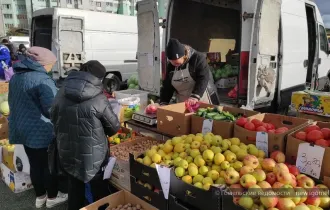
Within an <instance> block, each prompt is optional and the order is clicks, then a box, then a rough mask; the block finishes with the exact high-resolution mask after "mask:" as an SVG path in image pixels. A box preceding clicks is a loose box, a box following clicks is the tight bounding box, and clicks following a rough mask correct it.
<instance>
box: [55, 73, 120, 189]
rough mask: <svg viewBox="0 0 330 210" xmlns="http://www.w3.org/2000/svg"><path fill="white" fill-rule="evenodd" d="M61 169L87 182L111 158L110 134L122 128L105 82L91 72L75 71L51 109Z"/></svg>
mask: <svg viewBox="0 0 330 210" xmlns="http://www.w3.org/2000/svg"><path fill="white" fill-rule="evenodd" d="M51 120H52V122H53V124H54V129H55V135H56V140H57V147H58V153H59V157H60V163H61V166H62V168H63V169H64V170H65V171H66V172H67V173H69V174H70V175H72V176H74V177H76V178H77V179H79V180H81V181H83V182H85V183H87V182H89V181H90V180H91V179H92V178H93V177H94V176H95V174H96V173H97V172H98V171H99V170H100V168H101V166H102V163H104V160H106V159H107V158H108V157H107V155H108V152H109V147H108V140H107V136H106V135H108V136H112V135H114V134H115V133H116V132H117V131H118V130H119V128H120V124H119V122H118V118H117V116H116V115H115V114H114V113H113V111H112V108H111V105H110V103H109V101H108V100H107V98H106V97H105V95H104V94H103V92H102V82H101V80H100V79H98V78H97V77H95V76H93V75H91V74H90V73H88V72H81V71H80V72H72V73H71V74H70V75H69V76H68V77H67V78H66V80H65V82H64V84H63V86H62V87H61V89H60V90H59V92H58V94H57V95H56V98H55V102H54V104H53V106H52V110H51Z"/></svg>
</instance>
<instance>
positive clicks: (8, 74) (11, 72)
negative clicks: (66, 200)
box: [4, 67, 14, 82]
mask: <svg viewBox="0 0 330 210" xmlns="http://www.w3.org/2000/svg"><path fill="white" fill-rule="evenodd" d="M4 72H5V79H6V82H8V81H9V80H10V79H11V78H12V77H13V75H14V70H13V67H9V68H8V70H6V69H5V71H4Z"/></svg>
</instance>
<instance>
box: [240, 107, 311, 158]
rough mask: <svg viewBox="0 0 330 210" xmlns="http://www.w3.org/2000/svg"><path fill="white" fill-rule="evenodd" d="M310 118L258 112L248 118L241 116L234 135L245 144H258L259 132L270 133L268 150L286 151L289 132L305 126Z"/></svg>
mask: <svg viewBox="0 0 330 210" xmlns="http://www.w3.org/2000/svg"><path fill="white" fill-rule="evenodd" d="M308 122H309V120H308V119H302V118H297V117H290V116H284V115H278V114H269V113H264V114H257V115H254V116H251V117H248V118H244V117H241V118H239V119H238V120H236V122H235V126H234V137H237V138H239V139H240V140H241V141H242V142H243V143H245V144H256V138H257V133H258V132H265V133H267V134H268V135H267V136H268V139H267V142H268V152H269V153H271V152H273V151H276V150H280V151H282V152H284V151H285V140H286V137H287V135H288V134H289V133H291V132H293V131H295V130H297V129H299V128H301V127H305V126H306V125H307V124H308Z"/></svg>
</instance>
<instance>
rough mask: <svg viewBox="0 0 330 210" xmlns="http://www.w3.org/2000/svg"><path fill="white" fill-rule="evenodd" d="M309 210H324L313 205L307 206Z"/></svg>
mask: <svg viewBox="0 0 330 210" xmlns="http://www.w3.org/2000/svg"><path fill="white" fill-rule="evenodd" d="M307 207H308V208H309V210H322V208H319V207H318V206H313V205H307Z"/></svg>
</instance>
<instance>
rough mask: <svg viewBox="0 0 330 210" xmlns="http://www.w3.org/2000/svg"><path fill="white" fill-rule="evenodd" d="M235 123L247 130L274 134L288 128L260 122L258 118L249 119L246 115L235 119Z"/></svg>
mask: <svg viewBox="0 0 330 210" xmlns="http://www.w3.org/2000/svg"><path fill="white" fill-rule="evenodd" d="M236 125H238V126H240V127H242V128H245V129H246V130H249V131H260V132H267V133H274V134H281V133H285V132H287V131H288V130H289V129H288V128H287V127H279V128H276V127H275V125H274V124H272V123H270V122H269V123H266V122H262V121H260V120H258V119H253V120H251V121H250V120H249V119H248V118H246V117H240V118H239V119H238V120H236Z"/></svg>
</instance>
